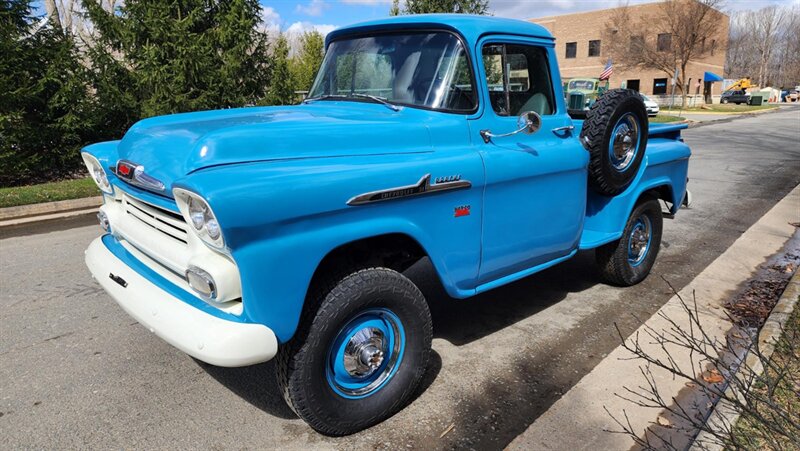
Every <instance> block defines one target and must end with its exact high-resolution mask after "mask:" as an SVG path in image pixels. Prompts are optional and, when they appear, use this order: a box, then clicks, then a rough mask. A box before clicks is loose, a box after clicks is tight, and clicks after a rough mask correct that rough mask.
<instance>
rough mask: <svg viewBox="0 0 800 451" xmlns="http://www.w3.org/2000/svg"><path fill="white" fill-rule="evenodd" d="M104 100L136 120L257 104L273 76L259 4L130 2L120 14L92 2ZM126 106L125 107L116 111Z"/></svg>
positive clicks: (118, 116) (234, 0) (95, 58)
mask: <svg viewBox="0 0 800 451" xmlns="http://www.w3.org/2000/svg"><path fill="white" fill-rule="evenodd" d="M85 6H86V10H87V13H88V16H89V18H90V19H91V20H92V22H93V24H94V26H95V30H96V31H97V33H98V39H97V43H96V45H95V46H94V47H93V48H92V49H91V52H90V54H91V59H92V64H93V67H94V69H95V76H96V77H95V85H96V90H97V92H96V95H97V97H98V102H99V103H100V104H101V105H102V106H103V107H104V108H109V110H108V111H107V113H108V116H109V117H110V118H112V120H113V121H115V122H127V123H122V124H118V125H117V126H118V127H119V128H120V129H121V130H120V131H122V130H124V128H126V127H127V126H128V125H130V122H131V119H135V118H139V117H148V116H155V115H160V114H169V113H177V112H184V111H196V110H207V109H214V108H227V107H235V106H244V105H248V104H255V103H257V102H259V101H261V100H262V99H263V98H264V96H265V95H266V90H267V81H268V79H269V56H268V44H267V36H266V34H265V33H264V32H262V31H259V30H258V27H257V26H256V25H258V24H259V22H260V20H261V19H260V15H259V13H260V8H261V7H260V5H259V3H258V0H166V1H164V0H128V1H126V2H125V3H124V5H123V6H122V7H121V8H120V9H119V10H118V13H117V14H112V13H109V12H107V11H105V10H104V9H103V8H102V7H101V6H100V4H99V3H96V2H95V1H87V2H86V3H85ZM116 105H120V106H118V107H117V106H116Z"/></svg>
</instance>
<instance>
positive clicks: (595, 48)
mask: <svg viewBox="0 0 800 451" xmlns="http://www.w3.org/2000/svg"><path fill="white" fill-rule="evenodd" d="M589 56H600V41H599V40H597V41H589Z"/></svg>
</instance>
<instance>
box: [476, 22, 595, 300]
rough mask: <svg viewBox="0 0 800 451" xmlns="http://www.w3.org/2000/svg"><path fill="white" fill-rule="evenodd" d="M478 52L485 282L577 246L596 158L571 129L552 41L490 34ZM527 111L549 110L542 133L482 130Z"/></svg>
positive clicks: (508, 124)
mask: <svg viewBox="0 0 800 451" xmlns="http://www.w3.org/2000/svg"><path fill="white" fill-rule="evenodd" d="M476 50H477V54H478V55H479V57H478V58H477V60H478V61H477V65H478V66H479V68H478V76H477V78H478V79H479V80H478V85H479V86H480V88H479V89H480V90H481V91H482V92H481V103H482V111H483V112H482V114H480V115H479V116H478V117H476V118H475V119H473V120H472V121H471V122H470V133H472V134H473V142H474V143H476V144H475V145H476V146H478V151H479V153H480V155H481V156H482V158H483V161H484V167H485V171H486V188H485V194H484V210H483V213H484V219H483V231H482V256H481V268H480V273H479V284H483V283H486V282H488V281H492V280H496V279H498V278H501V277H504V276H507V275H511V274H515V273H518V272H520V271H524V270H526V269H528V268H533V267H536V266H539V265H542V264H546V263H548V262H550V261H553V260H556V259H558V258H560V257H564V256H567V255H569V254H570V253H571V252H572V251H574V250H575V249H577V247H578V242H579V240H580V235H581V230H582V226H583V218H584V214H585V209H586V189H587V165H588V162H589V155H588V153H587V152H586V150H584V148H583V146H581V144H580V143H579V141H578V138H577V133H575V132H574V131H573V130H570V126H571V125H572V119H571V118H570V117H569V116H568V115H567V111H566V106H565V104H564V100H563V96H564V95H563V91H562V87H561V82H560V80H561V77H560V75H559V72H558V67H557V65H556V58H555V53H554V51H553V43H552V41H545V40H536V39H522V38H511V37H497V38H493V37H488V38H484V39H483V40H482V41H481V42H480V43H479V44H478V46H477V49H476ZM526 111H535V112H536V113H538V114H539V115H541V118H542V121H541V128H540V129H539V130H538V132H536V133H534V134H525V133H517V134H514V135H511V136H507V137H495V138H489V140H488V142H485V141H484V137H483V136H482V135H481V131H482V130H483V131H487V130H488V131H490V132H491V133H493V134H504V133H508V132H511V131H514V130H516V129H518V128H519V127H518V116H519V115H520V114H521V113H523V112H526Z"/></svg>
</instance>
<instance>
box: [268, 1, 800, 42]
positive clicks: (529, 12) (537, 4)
mask: <svg viewBox="0 0 800 451" xmlns="http://www.w3.org/2000/svg"><path fill="white" fill-rule="evenodd" d="M650 1H653V0H629V1H628V3H629V4H638V3H648V2H650ZM621 4H623V3H621V2H620V1H618V0H605V1H603V0H490V2H489V8H490V11H491V12H492V14H493V15H495V16H498V17H511V18H516V19H529V18H533V17H544V16H552V15H557V14H567V13H573V12H581V11H591V10H596V9H603V8H612V7H615V6H619V5H621ZM790 4H791V5H794V6H796V7H800V0H726V1H725V5H724V8H723V9H724V10H725V11H726V12H732V11H741V10H747V9H760V8H762V7H765V6H769V5H790ZM261 5H262V7H263V16H264V21H265V23H266V24H267V28H268V29H270V30H273V31H277V30H278V29H280V30H281V31H289V32H302V31H307V30H311V29H316V30H318V31H320V32H321V33H322V34H327V33H328V32H330V31H331V30H333V29H335V28H336V27H339V26H342V25H348V24H351V23H356V22H360V21H364V20H370V19H379V18H381V17H385V16H388V15H389V7H390V6H391V0H262V1H261Z"/></svg>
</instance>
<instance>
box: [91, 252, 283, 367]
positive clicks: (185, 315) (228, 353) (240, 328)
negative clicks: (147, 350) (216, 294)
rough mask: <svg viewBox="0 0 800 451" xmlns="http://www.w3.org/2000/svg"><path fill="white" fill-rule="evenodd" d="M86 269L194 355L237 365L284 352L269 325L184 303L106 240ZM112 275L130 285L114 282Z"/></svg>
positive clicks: (131, 310) (168, 339) (131, 309)
mask: <svg viewBox="0 0 800 451" xmlns="http://www.w3.org/2000/svg"><path fill="white" fill-rule="evenodd" d="M86 266H88V267H89V270H90V271H91V273H92V276H93V277H94V278H95V279H96V280H97V282H99V283H100V285H101V286H102V287H103V288H104V289H105V290H106V291H107V292H108V294H110V295H111V297H112V298H114V300H115V301H117V303H118V304H119V305H121V306H122V308H123V309H124V310H125V311H126V312H128V314H129V315H131V316H132V317H134V318H135V319H136V320H137V321H138V322H139V323H141V324H142V325H143V326H145V327H147V328H148V329H150V331H151V332H154V333H155V334H156V335H158V336H159V337H161V338H162V339H164V340H165V341H166V342H167V343H169V344H171V345H173V346H175V347H176V348H178V349H180V350H181V351H183V352H185V353H187V354H189V355H190V356H192V357H195V358H197V359H199V360H202V361H204V362H207V363H210V364H212V365H217V366H226V367H236V366H246V365H252V364H255V363H261V362H265V361H267V360H269V359H271V358H273V357H274V356H275V354H276V353H277V352H278V340H277V338H276V337H275V334H274V333H273V332H272V330H270V329H269V328H267V327H266V326H264V325H261V324H250V323H239V322H235V321H228V320H225V319H222V318H218V317H216V316H213V315H210V314H208V313H205V312H203V311H202V310H200V309H197V308H195V307H193V306H191V305H189V304H187V303H185V302H183V301H181V300H180V299H178V298H176V297H174V296H172V295H171V294H169V293H167V292H166V291H164V290H162V289H161V288H159V287H158V286H156V285H155V284H153V283H152V282H150V281H149V280H147V279H146V278H144V277H143V276H141V275H140V274H139V273H137V272H136V271H134V270H133V269H132V268H130V267H129V266H128V265H126V264H125V263H123V262H122V261H121V260H120V259H119V258H117V257H116V256H115V255H114V254H113V253H112V252H111V251H110V250H109V249H108V248H107V247H106V245H105V244H104V243H103V241H102V238H97V239H95V240H94V241H92V243H91V244H90V245H89V248H88V249H87V250H86ZM111 274H114V275H115V276H117V277H120V278H122V279H124V280H125V282H127V286H125V287H123V286H122V285H120V284H119V283H117V282H115V281H114V280H112V279H111V277H110V275H111Z"/></svg>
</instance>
